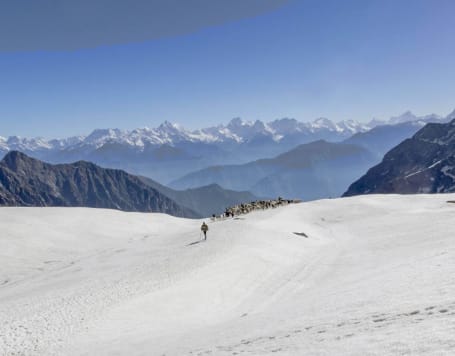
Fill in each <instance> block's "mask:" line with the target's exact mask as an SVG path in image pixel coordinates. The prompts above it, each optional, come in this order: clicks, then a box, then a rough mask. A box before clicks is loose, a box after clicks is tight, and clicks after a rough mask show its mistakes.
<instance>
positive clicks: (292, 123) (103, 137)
mask: <svg viewBox="0 0 455 356" xmlns="http://www.w3.org/2000/svg"><path fill="white" fill-rule="evenodd" d="M450 115H455V111H454V113H452V114H450ZM442 120H444V118H443V117H441V116H438V115H436V114H431V115H426V116H421V117H419V116H416V115H414V114H412V113H411V112H410V111H407V112H405V113H404V114H402V115H400V116H398V117H392V118H391V119H390V120H388V121H379V120H371V121H370V122H368V123H361V122H358V121H355V120H344V121H339V122H333V121H331V120H329V119H327V118H318V119H315V120H314V121H312V122H300V121H298V120H296V119H291V118H283V119H277V120H274V121H271V122H269V123H264V122H262V121H260V120H256V121H254V122H253V121H244V120H242V119H240V118H234V119H232V120H231V121H230V122H229V123H228V124H227V125H218V126H213V127H208V128H203V129H198V130H193V131H190V130H187V129H185V128H183V127H182V126H180V125H178V124H174V123H170V122H168V121H165V122H164V123H162V124H161V125H160V126H158V127H157V128H152V129H150V128H138V129H134V130H131V131H128V130H120V129H96V130H94V131H93V132H92V133H90V134H89V135H87V136H74V137H69V138H64V139H51V140H46V139H44V138H21V137H18V136H11V137H8V138H3V137H1V136H0V150H1V151H3V152H6V151H10V150H20V151H37V150H54V149H69V148H74V147H80V146H89V147H92V148H99V147H101V146H103V145H105V144H106V143H113V142H115V143H120V144H125V145H129V146H132V147H135V148H136V149H138V150H144V149H146V148H147V146H150V145H152V146H153V145H164V144H167V145H175V144H178V143H181V142H193V143H196V142H198V143H206V144H207V143H229V142H231V143H232V142H234V143H245V142H248V141H249V140H251V139H252V138H254V137H256V136H258V135H259V136H266V137H270V138H271V139H273V140H274V141H276V142H279V141H282V140H285V139H286V137H287V136H288V135H295V134H301V135H308V136H312V138H311V141H315V140H317V139H321V138H322V139H324V137H316V136H314V135H318V134H319V135H329V136H330V135H333V137H334V138H337V139H338V140H341V139H343V138H347V137H349V136H351V135H353V134H355V133H358V132H365V131H368V130H370V129H372V128H373V127H376V126H378V125H393V124H397V123H402V122H409V121H420V122H434V121H442ZM325 139H326V138H325Z"/></svg>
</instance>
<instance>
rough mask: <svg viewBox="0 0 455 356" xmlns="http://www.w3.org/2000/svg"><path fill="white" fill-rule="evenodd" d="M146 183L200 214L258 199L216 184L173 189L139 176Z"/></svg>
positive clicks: (216, 211)
mask: <svg viewBox="0 0 455 356" xmlns="http://www.w3.org/2000/svg"><path fill="white" fill-rule="evenodd" d="M140 179H141V180H142V181H143V182H144V183H145V184H147V185H149V186H151V187H152V188H155V189H156V190H158V191H160V192H162V193H163V194H164V195H166V196H167V197H169V198H171V199H172V200H174V201H175V202H176V203H177V204H179V205H180V206H184V207H186V208H189V209H191V210H193V211H196V212H197V213H199V214H200V215H201V216H211V215H212V214H221V213H223V212H224V211H225V209H226V208H227V207H229V206H233V205H237V204H241V203H247V202H251V201H255V200H258V198H257V197H256V196H255V195H253V194H251V193H250V192H247V191H243V192H238V191H234V190H227V189H223V188H221V187H220V186H219V185H218V184H210V185H207V186H203V187H198V188H194V189H186V190H174V189H171V188H168V187H165V186H164V185H161V184H159V183H157V182H155V181H154V180H151V179H149V178H145V177H140Z"/></svg>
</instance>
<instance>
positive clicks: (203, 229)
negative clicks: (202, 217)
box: [201, 221, 209, 240]
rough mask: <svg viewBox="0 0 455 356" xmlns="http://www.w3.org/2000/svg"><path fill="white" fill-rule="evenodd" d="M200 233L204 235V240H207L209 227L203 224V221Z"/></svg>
mask: <svg viewBox="0 0 455 356" xmlns="http://www.w3.org/2000/svg"><path fill="white" fill-rule="evenodd" d="M201 231H202V232H203V233H204V240H207V231H209V227H208V226H207V224H206V223H205V221H204V222H203V223H202V225H201Z"/></svg>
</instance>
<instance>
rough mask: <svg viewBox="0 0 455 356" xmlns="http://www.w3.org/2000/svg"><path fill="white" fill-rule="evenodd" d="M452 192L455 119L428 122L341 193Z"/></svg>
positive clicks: (453, 182) (350, 194)
mask: <svg viewBox="0 0 455 356" xmlns="http://www.w3.org/2000/svg"><path fill="white" fill-rule="evenodd" d="M450 192H455V119H453V120H452V121H451V122H449V123H446V124H435V123H429V124H427V125H426V126H425V127H423V128H422V129H421V130H419V131H418V132H417V133H416V134H415V135H414V136H413V137H412V138H409V139H406V140H405V141H403V142H402V143H400V144H399V145H398V146H396V147H395V148H393V149H392V150H390V151H389V152H388V153H387V154H386V155H385V156H384V159H383V160H382V162H381V163H379V164H378V165H376V166H374V167H373V168H371V169H370V170H369V171H368V172H367V173H366V174H365V175H364V176H362V177H361V178H360V179H359V180H357V181H356V182H354V183H353V184H352V185H351V186H350V187H349V189H348V190H347V191H346V192H345V193H344V196H352V195H359V194H374V193H398V194H410V193H450Z"/></svg>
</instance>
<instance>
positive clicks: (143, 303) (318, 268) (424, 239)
mask: <svg viewBox="0 0 455 356" xmlns="http://www.w3.org/2000/svg"><path fill="white" fill-rule="evenodd" d="M449 200H455V194H440V195H406V196H398V195H388V196H381V195H370V196H358V197H353V198H343V199H333V200H320V201H314V202H310V203H302V204H297V205H292V206H288V207H283V208H279V209H273V210H266V211H260V212H254V213H251V214H248V215H245V216H240V217H238V218H236V219H229V220H224V221H218V222H209V228H210V230H209V233H208V240H207V241H205V242H199V240H200V230H199V227H200V224H201V223H202V221H197V220H186V219H179V218H173V217H169V216H167V215H162V214H141V213H122V212H118V211H111V210H97V209H85V208H2V209H0V231H1V233H0V354H1V355H131V356H132V355H168V356H169V355H235V354H238V355H242V354H245V355H453V354H455V338H454V337H453V335H455V240H454V235H453V231H455V219H454V218H453V217H454V214H455V204H453V203H448V202H447V201H449Z"/></svg>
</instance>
